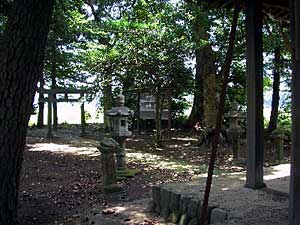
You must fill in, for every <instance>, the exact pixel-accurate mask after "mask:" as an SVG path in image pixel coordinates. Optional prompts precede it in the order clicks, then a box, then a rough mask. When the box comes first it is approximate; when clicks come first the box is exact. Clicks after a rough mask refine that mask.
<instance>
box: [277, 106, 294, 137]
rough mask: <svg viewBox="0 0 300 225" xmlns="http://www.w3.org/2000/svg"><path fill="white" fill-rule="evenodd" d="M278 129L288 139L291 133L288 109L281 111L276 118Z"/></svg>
mask: <svg viewBox="0 0 300 225" xmlns="http://www.w3.org/2000/svg"><path fill="white" fill-rule="evenodd" d="M278 128H279V129H281V130H282V131H283V132H284V133H285V135H286V136H287V137H288V138H289V139H290V138H291V131H292V120H291V112H290V110H288V109H284V110H281V111H280V112H279V116H278Z"/></svg>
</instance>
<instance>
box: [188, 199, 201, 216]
mask: <svg viewBox="0 0 300 225" xmlns="http://www.w3.org/2000/svg"><path fill="white" fill-rule="evenodd" d="M198 208H199V199H191V200H190V202H189V205H188V209H187V216H188V218H194V217H195V218H196V217H197V214H198Z"/></svg>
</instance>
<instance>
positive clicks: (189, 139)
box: [171, 137, 198, 141]
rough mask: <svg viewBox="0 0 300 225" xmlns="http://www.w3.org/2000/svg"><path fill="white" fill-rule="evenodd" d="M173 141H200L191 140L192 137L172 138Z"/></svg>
mask: <svg viewBox="0 0 300 225" xmlns="http://www.w3.org/2000/svg"><path fill="white" fill-rule="evenodd" d="M171 139H172V140H175V141H198V139H197V138H191V137H172V138H171Z"/></svg>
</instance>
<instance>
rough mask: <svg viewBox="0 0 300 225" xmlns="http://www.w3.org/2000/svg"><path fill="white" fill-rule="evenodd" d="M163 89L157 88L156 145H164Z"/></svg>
mask: <svg viewBox="0 0 300 225" xmlns="http://www.w3.org/2000/svg"><path fill="white" fill-rule="evenodd" d="M160 95H161V90H160V88H157V90H156V94H155V128H156V133H155V145H156V146H157V147H161V146H162V142H161V111H162V110H161V96H160Z"/></svg>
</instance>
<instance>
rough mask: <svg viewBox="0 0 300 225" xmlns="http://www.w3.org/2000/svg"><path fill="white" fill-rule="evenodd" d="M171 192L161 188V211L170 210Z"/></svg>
mask: <svg viewBox="0 0 300 225" xmlns="http://www.w3.org/2000/svg"><path fill="white" fill-rule="evenodd" d="M170 196H171V192H170V191H168V190H166V189H164V188H161V189H160V207H161V209H162V210H163V209H169V201H170Z"/></svg>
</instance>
